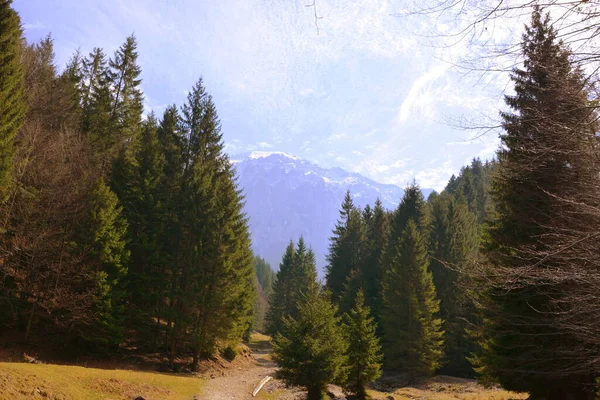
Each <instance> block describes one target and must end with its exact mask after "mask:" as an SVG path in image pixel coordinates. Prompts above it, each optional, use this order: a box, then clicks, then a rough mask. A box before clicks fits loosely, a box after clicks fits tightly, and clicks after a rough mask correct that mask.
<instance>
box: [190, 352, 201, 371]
mask: <svg viewBox="0 0 600 400" xmlns="http://www.w3.org/2000/svg"><path fill="white" fill-rule="evenodd" d="M199 367H200V356H199V354H198V351H194V359H193V360H192V372H198V370H199V369H200V368H199Z"/></svg>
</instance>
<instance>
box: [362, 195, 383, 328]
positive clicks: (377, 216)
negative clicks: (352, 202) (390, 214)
mask: <svg viewBox="0 0 600 400" xmlns="http://www.w3.org/2000/svg"><path fill="white" fill-rule="evenodd" d="M365 221H366V233H365V239H364V240H365V244H364V247H365V250H364V252H365V256H364V261H363V267H362V271H363V272H362V277H363V288H364V294H365V304H366V305H367V306H368V307H369V308H370V309H371V311H372V314H373V317H374V318H375V322H376V323H377V325H378V326H380V324H381V320H380V315H381V310H382V304H383V300H382V288H381V282H382V281H383V276H384V266H383V253H384V251H385V249H386V247H387V241H388V235H389V224H388V218H387V214H386V212H385V210H384V208H383V204H382V203H381V200H379V199H377V201H375V206H374V207H373V208H372V215H371V217H370V218H368V219H367V218H365Z"/></svg>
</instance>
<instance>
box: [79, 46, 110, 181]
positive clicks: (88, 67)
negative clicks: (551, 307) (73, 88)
mask: <svg viewBox="0 0 600 400" xmlns="http://www.w3.org/2000/svg"><path fill="white" fill-rule="evenodd" d="M82 71H83V79H82V82H83V85H82V86H83V87H82V119H81V130H82V131H83V133H85V134H86V135H87V136H88V138H89V140H90V142H91V144H92V146H93V149H94V153H95V157H96V159H97V161H98V163H99V165H100V166H101V168H102V169H103V170H104V171H106V170H107V169H108V167H109V166H110V162H111V160H112V157H113V156H114V154H113V148H114V146H115V137H114V132H113V130H112V127H111V122H110V119H111V116H110V107H111V88H110V79H109V76H108V67H107V62H106V56H105V54H104V52H103V51H102V49H100V48H94V50H93V51H92V52H91V53H90V54H89V55H88V56H87V57H86V58H84V59H83V62H82Z"/></svg>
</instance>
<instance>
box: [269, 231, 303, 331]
mask: <svg viewBox="0 0 600 400" xmlns="http://www.w3.org/2000/svg"><path fill="white" fill-rule="evenodd" d="M295 254H296V249H295V248H294V243H293V242H292V241H290V243H289V244H288V246H287V247H286V249H285V253H284V254H283V258H282V260H281V263H280V264H279V270H278V271H277V277H276V279H275V284H274V285H273V293H271V296H270V297H269V311H268V313H267V317H266V320H267V332H269V333H270V334H271V335H275V334H276V333H277V332H282V331H283V319H284V317H285V316H286V315H287V314H288V313H289V312H290V310H291V309H292V307H293V306H294V301H295V300H294V299H292V296H291V293H292V285H293V280H292V263H293V260H294V258H295Z"/></svg>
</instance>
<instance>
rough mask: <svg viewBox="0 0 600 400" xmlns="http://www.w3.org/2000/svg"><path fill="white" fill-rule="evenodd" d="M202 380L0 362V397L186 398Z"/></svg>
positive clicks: (63, 399) (2, 399)
mask: <svg viewBox="0 0 600 400" xmlns="http://www.w3.org/2000/svg"><path fill="white" fill-rule="evenodd" d="M201 382H202V381H201V380H200V379H199V378H197V377H191V376H180V375H176V374H164V373H153V372H137V371H125V370H105V369H94V368H84V367H76V366H65V365H51V364H24V363H0V400H5V399H6V400H8V399H11V400H13V399H14V400H21V399H54V400H71V399H73V400H77V399H86V400H130V399H133V398H135V397H137V396H143V397H144V399H146V400H152V399H156V400H158V399H161V400H162V399H164V400H189V399H191V398H192V397H193V396H194V395H195V394H197V393H198V392H199V390H200V384H201Z"/></svg>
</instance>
